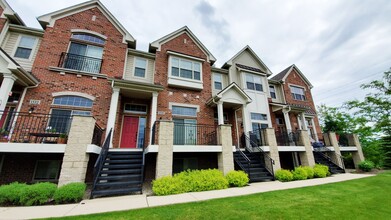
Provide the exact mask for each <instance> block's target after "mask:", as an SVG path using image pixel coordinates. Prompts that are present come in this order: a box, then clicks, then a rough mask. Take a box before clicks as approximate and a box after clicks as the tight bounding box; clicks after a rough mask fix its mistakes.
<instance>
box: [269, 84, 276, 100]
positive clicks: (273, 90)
mask: <svg viewBox="0 0 391 220" xmlns="http://www.w3.org/2000/svg"><path fill="white" fill-rule="evenodd" d="M269 90H270V97H272V99H275V98H276V97H277V96H276V88H274V86H269Z"/></svg>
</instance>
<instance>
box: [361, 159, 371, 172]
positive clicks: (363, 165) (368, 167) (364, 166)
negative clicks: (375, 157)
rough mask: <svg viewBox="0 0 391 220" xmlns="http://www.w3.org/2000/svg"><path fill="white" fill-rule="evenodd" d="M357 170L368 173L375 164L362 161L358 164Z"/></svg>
mask: <svg viewBox="0 0 391 220" xmlns="http://www.w3.org/2000/svg"><path fill="white" fill-rule="evenodd" d="M358 168H360V170H362V171H365V172H369V171H371V170H372V169H373V168H375V164H374V163H373V162H372V161H369V160H363V161H361V162H360V163H359V164H358Z"/></svg>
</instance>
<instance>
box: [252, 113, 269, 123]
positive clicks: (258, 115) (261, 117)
mask: <svg viewBox="0 0 391 220" xmlns="http://www.w3.org/2000/svg"><path fill="white" fill-rule="evenodd" d="M251 120H257V121H265V120H267V115H266V114H261V113H254V112H251Z"/></svg>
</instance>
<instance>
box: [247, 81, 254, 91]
mask: <svg viewBox="0 0 391 220" xmlns="http://www.w3.org/2000/svg"><path fill="white" fill-rule="evenodd" d="M247 89H251V90H255V85H254V83H252V82H247Z"/></svg>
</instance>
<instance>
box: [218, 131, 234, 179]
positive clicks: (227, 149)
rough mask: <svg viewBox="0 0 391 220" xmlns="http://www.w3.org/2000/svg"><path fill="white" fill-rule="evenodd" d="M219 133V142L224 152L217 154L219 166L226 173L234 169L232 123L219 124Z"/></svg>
mask: <svg viewBox="0 0 391 220" xmlns="http://www.w3.org/2000/svg"><path fill="white" fill-rule="evenodd" d="M218 135H219V138H218V140H219V144H220V145H221V147H222V152H221V153H218V154H217V161H218V167H219V170H221V171H222V172H223V173H224V175H225V174H227V173H228V172H229V171H231V170H234V154H233V151H232V146H233V145H232V133H231V125H219V128H218Z"/></svg>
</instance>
